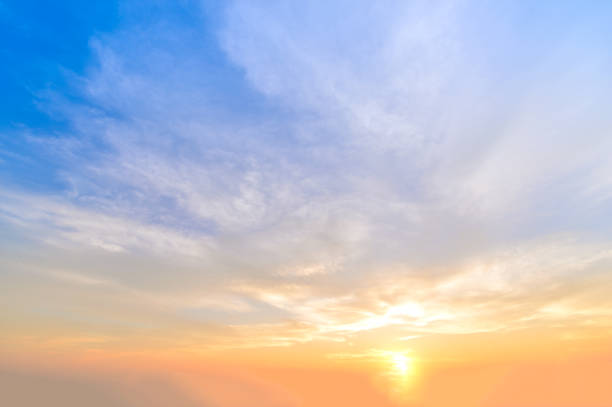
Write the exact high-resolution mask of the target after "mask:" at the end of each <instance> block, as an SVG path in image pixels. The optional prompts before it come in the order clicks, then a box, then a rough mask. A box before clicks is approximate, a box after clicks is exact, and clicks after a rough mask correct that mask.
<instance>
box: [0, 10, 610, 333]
mask: <svg viewBox="0 0 612 407" xmlns="http://www.w3.org/2000/svg"><path fill="white" fill-rule="evenodd" d="M36 3H38V2H34V3H31V4H29V5H27V4H26V5H24V4H23V2H7V1H3V2H1V3H0V18H1V19H2V20H1V21H2V24H1V27H2V28H1V30H2V31H1V34H2V35H1V38H2V39H1V40H0V41H1V42H0V55H2V58H3V61H4V63H3V64H2V65H1V66H0V76H1V78H2V79H1V83H2V85H1V86H2V87H1V89H2V92H1V94H0V98H1V100H0V103H1V105H2V109H1V111H0V191H1V192H0V224H1V225H3V228H4V231H3V232H1V233H2V242H3V244H4V246H5V248H4V249H3V252H4V253H3V254H4V256H3V257H4V258H3V260H2V262H3V264H4V269H5V270H8V271H6V272H5V274H4V277H3V278H4V279H6V281H11V282H13V283H14V282H15V281H22V280H23V281H25V283H23V284H25V286H28V284H27V282H29V281H31V280H32V279H34V277H33V275H36V276H43V277H44V279H48V281H49V283H48V286H49V287H50V288H49V290H57V291H58V292H63V290H64V289H65V287H64V285H65V284H72V285H76V286H86V287H89V288H91V287H97V290H98V291H96V292H95V293H92V294H91V295H98V296H100V298H102V297H104V296H106V297H109V296H110V298H112V299H111V300H109V301H110V302H111V303H113V301H116V303H114V307H115V309H120V307H121V305H120V304H122V301H123V300H124V299H125V297H130V298H132V297H135V298H138V299H139V301H141V303H139V306H141V307H142V308H143V309H144V310H147V311H146V312H149V313H152V314H155V313H154V311H151V310H152V309H155V306H156V304H158V303H159V302H161V303H163V304H164V306H166V307H168V308H169V309H170V311H167V312H168V314H169V315H166V314H164V315H157V314H155V315H156V318H158V320H157V321H158V323H160V324H166V323H168V324H178V323H179V322H177V321H182V320H183V319H184V318H188V319H189V318H196V319H198V320H200V319H201V320H204V321H214V322H219V321H230V322H231V321H234V322H235V323H236V324H245V326H246V328H245V329H247V330H248V329H253V330H256V329H258V326H259V325H258V324H260V323H279V324H280V323H284V322H285V321H287V320H288V319H289V320H291V321H293V322H299V323H304V324H308V326H309V327H311V328H312V329H311V330H307V331H308V332H307V334H304V332H303V331H302V330H301V329H302V328H300V330H297V331H296V332H294V333H293V334H291V335H284V336H283V338H285V339H284V340H286V341H304V340H311V339H313V338H319V337H333V338H336V336H337V335H340V336H341V335H345V334H346V333H347V332H354V331H362V330H369V329H375V328H380V327H383V326H385V325H386V324H387V322H388V318H387V319H385V318H382V317H381V318H378V319H377V318H376V317H368V318H362V319H359V318H357V319H355V318H356V317H355V315H362V316H363V315H364V314H367V315H371V314H375V315H378V314H381V315H388V312H387V311H388V310H386V311H385V309H379V308H377V307H379V306H380V304H381V302H384V301H386V303H387V304H388V305H389V307H392V306H395V305H398V304H400V303H402V302H405V301H408V300H410V298H408V297H410V295H408V294H406V293H403V294H401V293H393V294H389V293H388V292H386V291H385V290H386V288H385V287H387V286H388V285H389V281H393V282H394V283H393V284H409V283H408V281H409V282H410V286H411V287H416V288H415V289H414V290H415V291H414V294H411V295H413V296H414V297H415V298H414V301H424V303H425V304H426V305H425V307H426V308H428V309H431V310H432V311H431V312H432V313H433V314H432V315H434V316H435V315H446V314H445V312H447V311H448V309H455V311H454V312H456V314H457V316H456V318H457V319H458V320H460V321H462V323H461V324H459V323H458V322H457V323H456V322H449V323H447V324H446V325H445V324H444V323H442V322H440V323H433V322H432V325H431V327H430V328H423V326H427V322H426V321H434V320H435V318H434V317H431V318H434V319H427V318H429V317H427V318H426V317H422V318H424V319H423V320H419V321H417V322H418V323H415V324H414V326H412V328H413V329H414V330H415V331H419V332H420V331H423V330H427V329H429V330H430V331H432V332H449V331H450V332H454V331H453V330H467V331H469V330H474V331H477V330H482V329H497V327H498V326H499V324H500V322H499V321H500V320H502V319H503V315H504V312H505V308H504V306H506V305H508V304H505V303H503V300H502V299H500V300H499V301H500V304H499V306H497V307H493V308H494V309H495V311H490V312H489V313H486V314H485V315H481V314H478V313H475V311H473V309H472V308H470V309H467V308H466V309H462V308H461V305H460V304H462V302H461V301H462V298H463V297H462V295H464V294H463V293H467V292H469V293H470V296H471V297H470V298H471V299H472V300H474V301H479V300H480V301H482V303H488V301H491V299H490V296H491V295H492V293H493V294H500V293H501V294H508V295H510V294H513V295H515V294H516V295H519V294H520V295H524V296H525V298H530V297H529V295H530V294H532V293H535V292H539V291H538V290H541V286H542V284H544V285H546V284H548V283H550V282H553V281H562V282H564V283H563V284H565V282H567V285H568V286H569V285H571V284H573V283H574V282H575V279H576V278H581V276H589V275H597V274H598V273H601V270H602V269H603V268H605V266H606V265H608V264H609V262H610V261H611V260H612V259H611V257H612V255H611V254H610V253H609V250H608V249H607V247H609V243H610V239H611V238H612V235H611V230H610V227H611V226H612V224H611V220H612V217H610V216H609V215H610V210H611V209H612V202H611V198H612V164H610V160H609V156H610V153H611V152H612V138H611V137H610V129H611V128H612V127H611V125H612V119H611V116H610V114H609V112H608V110H609V109H608V107H609V106H610V105H611V102H612V101H611V100H610V98H611V96H610V95H612V92H611V91H612V80H611V78H610V75H609V73H610V71H611V68H612V66H611V63H612V60H611V58H612V57H611V54H610V52H609V44H610V40H611V39H612V38H611V34H612V30H611V29H610V27H609V24H608V20H609V16H610V5H608V4H607V3H606V2H580V3H578V2H538V3H537V4H533V3H532V2H505V1H502V2H486V1H442V2H436V3H435V4H431V3H430V2H423V1H414V2H388V3H372V2H355V1H339V2H333V3H332V4H330V3H329V2H294V3H270V2H251V1H231V2H196V1H187V0H185V1H179V2H163V1H153V2H151V4H149V5H148V6H147V7H143V6H142V3H140V2H132V1H125V2H120V3H114V2H110V1H100V2H93V1H92V2H85V3H84V2H77V1H74V2H69V1H60V2H56V3H54V4H53V5H51V4H46V3H43V2H40V4H36ZM34 253H35V255H34ZM491 265H493V266H491ZM489 266H490V270H489V271H488V272H486V273H485V272H483V271H482V270H483V268H487V267H489ZM28 273H30V274H28ZM32 273H33V274H32ZM41 278H42V277H41ZM45 281H47V280H45ZM445 281H446V282H445ZM401 282H404V283H401ZM7 284H8V283H7ZM15 284H17V283H15ZM20 284H22V283H20ZM563 284H562V287H558V286H554V287H556V288H554V289H553V288H550V289H551V290H552V292H551V293H550V295H549V296H548V297H546V298H548V299H550V298H552V299H553V300H554V301H566V300H567V301H570V300H571V301H575V302H576V305H575V306H576V307H578V308H580V307H583V308H584V310H586V309H593V307H594V305H593V304H591V303H589V304H586V305H585V304H581V303H580V301H581V299H580V298H582V297H580V296H579V295H577V294H575V293H572V292H571V290H570V291H569V293H568V290H567V289H566V288H567V287H566V286H564V285H563ZM550 287H552V286H550ZM564 287H565V288H564ZM555 290H556V291H555ZM68 292H70V290H68ZM501 294H500V297H499V298H502V297H503V296H502V295H501ZM355 298H358V299H355ZM428 298H429V299H430V300H428ZM474 298H475V299H474ZM383 299H384V301H383ZM553 300H551V301H553ZM61 301H64V302H65V304H63V305H62V304H61V303H58V304H57V309H56V310H55V311H53V312H56V313H57V314H56V315H57V318H59V319H61V318H68V316H67V314H70V312H66V309H73V308H76V307H77V305H78V304H80V303H81V301H83V299H82V298H81V297H80V294H74V295H73V296H71V295H66V296H64V297H63V298H62V300H61ZM411 301H412V300H411ZM428 301H430V302H428ZM542 301H543V300H542V298H540V297H537V298H535V299H533V300H532V299H526V300H525V302H524V304H522V308H521V315H519V317H520V318H524V317H528V316H530V315H536V314H537V313H538V310H539V309H540V308H541V307H543V306H544V305H543V304H542ZM330 304H331V305H330ZM600 305H601V304H600ZM330 306H331V307H332V308H333V307H336V308H335V309H334V311H333V312H331V311H329V312H328V308H329V307H330ZM508 307H510V305H508ZM111 308H112V307H111ZM493 308H492V309H493ZM32 309H36V307H35V306H34V305H33V306H32ZM50 312H52V311H50ZM79 312H81V311H79ZM82 312H84V313H86V311H82ZM143 312H145V311H143ZM479 312H480V311H479ZM513 312H514V311H513ZM584 312H587V311H584ZM32 313H33V314H36V312H35V311H32ZM368 313H369V314H368ZM377 313H378V314H377ZM95 314H96V317H95V318H94V320H97V321H99V324H100V328H99V329H101V330H104V329H105V327H107V325H108V324H111V325H112V323H109V322H108V321H109V320H112V318H111V317H110V316H108V315H100V314H99V313H97V312H96V313H95ZM513 315H514V314H513ZM538 315H539V314H538ZM413 317H414V316H412V317H411V316H410V315H408V316H406V318H407V320H408V319H409V318H413ZM519 317H517V318H518V319H520V318H519ZM70 318H75V316H74V315H72V314H71V315H70ZM83 318H85V316H84V317H83ZM398 318H399V317H398ZM168 321H170V322H168ZM249 322H250V323H251V325H252V326H251V325H249ZM508 323H509V324H510V323H511V322H508ZM517 323H518V322H517ZM424 324H425V325H424ZM459 326H460V327H461V328H459ZM75 329H76V328H75ZM261 329H262V330H263V331H262V332H263V333H261V336H262V339H261V340H262V343H263V342H265V341H269V342H271V343H275V342H274V341H280V342H282V341H281V339H279V337H278V335H277V336H275V335H276V333H275V332H268V331H266V329H267V328H261ZM257 332H260V331H257ZM401 335H403V336H406V335H407V333H406V332H402V333H401ZM286 338H289V339H286Z"/></svg>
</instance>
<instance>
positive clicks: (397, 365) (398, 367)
mask: <svg viewBox="0 0 612 407" xmlns="http://www.w3.org/2000/svg"><path fill="white" fill-rule="evenodd" d="M389 359H390V362H391V367H392V372H393V374H394V375H396V376H400V377H406V376H409V375H411V374H412V373H413V367H414V364H413V361H412V358H410V357H409V356H407V355H406V354H405V353H402V352H389Z"/></svg>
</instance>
